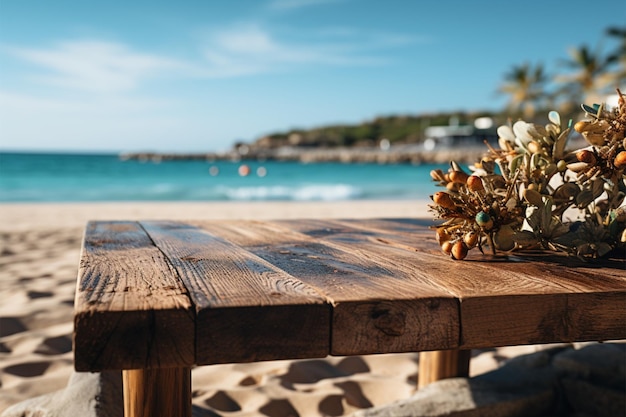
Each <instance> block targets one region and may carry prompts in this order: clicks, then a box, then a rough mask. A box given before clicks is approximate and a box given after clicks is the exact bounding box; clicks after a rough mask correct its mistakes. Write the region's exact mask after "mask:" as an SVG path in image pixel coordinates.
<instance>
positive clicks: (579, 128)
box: [574, 120, 591, 133]
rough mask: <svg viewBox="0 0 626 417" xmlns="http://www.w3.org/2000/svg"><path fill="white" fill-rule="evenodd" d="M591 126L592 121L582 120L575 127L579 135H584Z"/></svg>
mask: <svg viewBox="0 0 626 417" xmlns="http://www.w3.org/2000/svg"><path fill="white" fill-rule="evenodd" d="M590 125H591V122H590V121H587V120H581V121H580V122H576V124H575V125H574V130H576V131H577V132H578V133H583V132H584V131H586V130H587V129H588V128H589V126H590Z"/></svg>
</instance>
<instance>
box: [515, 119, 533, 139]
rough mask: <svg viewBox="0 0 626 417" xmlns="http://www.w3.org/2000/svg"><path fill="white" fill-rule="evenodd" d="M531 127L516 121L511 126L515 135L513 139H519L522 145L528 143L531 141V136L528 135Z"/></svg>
mask: <svg viewBox="0 0 626 417" xmlns="http://www.w3.org/2000/svg"><path fill="white" fill-rule="evenodd" d="M531 128H532V125H531V124H530V123H526V122H525V121H523V120H518V121H517V122H515V124H514V125H513V133H515V139H520V140H521V141H522V142H524V143H528V142H530V141H531V140H533V136H532V135H531V134H530V132H529V131H530V130H531Z"/></svg>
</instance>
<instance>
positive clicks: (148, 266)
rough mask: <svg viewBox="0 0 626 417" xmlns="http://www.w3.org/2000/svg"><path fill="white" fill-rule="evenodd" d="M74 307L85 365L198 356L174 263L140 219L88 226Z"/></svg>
mask: <svg viewBox="0 0 626 417" xmlns="http://www.w3.org/2000/svg"><path fill="white" fill-rule="evenodd" d="M74 308H75V316H74V353H75V368H76V370H78V371H99V370H104V369H136V368H152V367H177V366H190V365H192V364H193V362H194V348H193V346H194V313H193V309H192V307H191V302H190V300H189V297H188V296H187V294H186V290H185V288H184V287H183V286H182V285H181V283H180V281H179V280H178V276H177V274H176V272H175V271H174V270H173V269H172V267H171V265H170V264H169V263H168V262H167V260H166V259H165V258H164V257H163V255H162V254H161V252H160V251H159V250H158V249H157V248H156V247H155V246H154V245H153V244H152V241H151V240H150V238H148V236H147V235H146V233H145V232H144V231H143V229H142V228H141V227H140V226H139V224H137V223H135V222H90V223H89V224H88V225H87V228H86V232H85V238H84V242H83V248H82V254H81V260H80V267H79V273H78V284H77V291H76V302H75V307H74Z"/></svg>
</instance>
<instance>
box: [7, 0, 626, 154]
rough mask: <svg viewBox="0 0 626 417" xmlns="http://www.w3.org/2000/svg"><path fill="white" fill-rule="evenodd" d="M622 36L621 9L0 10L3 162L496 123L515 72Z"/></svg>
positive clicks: (229, 6) (355, 5)
mask: <svg viewBox="0 0 626 417" xmlns="http://www.w3.org/2000/svg"><path fill="white" fill-rule="evenodd" d="M624 22H626V6H625V5H624V1H623V0H604V1H602V2H592V1H588V0H586V1H580V0H569V1H550V0H543V1H534V0H527V1H523V2H505V1H496V0H490V1H486V0H482V1H480V0H479V1H467V0H458V1H446V0H438V1H429V2H426V1H417V0H414V1H410V0H405V1H400V0H386V1H369V0H258V1H251V0H231V1H228V0H222V1H218V0H212V1H210V0H204V1H200V0H194V1H179V2H172V1H158V0H152V1H143V0H140V1H124V2H122V1H116V0H111V1H88V0H55V1H34V0H0V149H10V150H40V151H46V150H56V151H93V152H98V151H116V152H117V151H137V150H152V151H177V152H187V151H219V150H225V149H228V148H230V147H231V146H232V144H233V143H234V142H235V141H237V140H243V141H252V140H254V139H256V138H258V137H260V136H262V135H264V134H267V133H271V132H276V131H286V130H288V129H291V128H296V127H298V128H310V127H314V126H321V125H326V124H334V123H359V122H362V121H365V120H370V119H372V118H374V117H376V116H384V115H390V114H418V113H424V112H437V111H453V110H479V109H499V108H501V107H502V106H503V105H504V104H505V102H506V97H505V96H500V95H498V94H496V90H497V88H498V86H499V85H500V84H501V82H502V81H503V77H504V74H505V73H507V72H508V71H509V70H510V69H511V67H512V66H513V65H519V64H522V63H524V62H529V63H532V64H537V63H542V64H543V65H545V66H546V68H547V69H548V72H550V71H552V72H553V71H556V70H557V69H558V68H559V67H558V65H557V64H558V61H559V60H560V59H564V58H567V56H568V55H567V51H568V49H569V48H571V47H577V46H580V45H583V44H587V45H589V46H590V47H596V46H597V45H598V43H599V42H600V41H601V39H603V33H604V31H605V29H606V28H607V27H609V26H623V25H624ZM604 46H605V47H607V48H608V46H610V45H609V44H607V45H604Z"/></svg>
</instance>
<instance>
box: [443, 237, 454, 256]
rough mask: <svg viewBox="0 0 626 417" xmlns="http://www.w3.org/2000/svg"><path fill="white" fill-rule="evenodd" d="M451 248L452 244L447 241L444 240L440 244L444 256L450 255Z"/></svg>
mask: <svg viewBox="0 0 626 417" xmlns="http://www.w3.org/2000/svg"><path fill="white" fill-rule="evenodd" d="M452 246H453V245H452V242H450V241H449V240H446V241H445V242H443V243H442V244H441V250H442V251H443V253H445V254H446V255H450V253H451V252H452Z"/></svg>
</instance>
